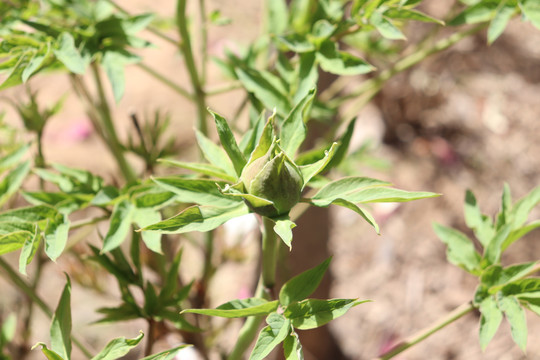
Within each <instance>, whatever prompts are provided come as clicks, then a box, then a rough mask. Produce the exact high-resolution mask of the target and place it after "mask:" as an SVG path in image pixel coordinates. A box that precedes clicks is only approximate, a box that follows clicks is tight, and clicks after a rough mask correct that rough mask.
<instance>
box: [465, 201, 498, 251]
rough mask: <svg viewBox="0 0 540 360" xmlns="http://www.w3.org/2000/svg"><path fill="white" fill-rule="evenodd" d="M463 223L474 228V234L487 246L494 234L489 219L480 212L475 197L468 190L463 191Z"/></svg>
mask: <svg viewBox="0 0 540 360" xmlns="http://www.w3.org/2000/svg"><path fill="white" fill-rule="evenodd" d="M465 223H466V224H467V226H468V227H470V228H471V229H473V230H474V234H475V235H476V237H477V238H478V240H479V241H480V243H481V244H482V246H484V247H486V246H488V244H489V243H490V242H491V240H492V239H493V236H495V229H493V223H492V221H491V219H490V218H489V217H487V216H485V215H483V214H482V213H481V212H480V208H479V207H478V204H477V202H476V198H475V196H474V194H473V193H472V191H470V190H467V192H466V193H465Z"/></svg>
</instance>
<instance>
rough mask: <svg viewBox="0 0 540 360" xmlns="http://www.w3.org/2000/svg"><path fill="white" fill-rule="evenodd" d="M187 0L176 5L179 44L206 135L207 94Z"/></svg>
mask: <svg viewBox="0 0 540 360" xmlns="http://www.w3.org/2000/svg"><path fill="white" fill-rule="evenodd" d="M186 2H187V0H178V3H177V7H176V25H177V27H178V33H179V34H180V38H181V39H182V41H181V42H180V44H179V47H180V51H181V52H182V53H183V55H184V60H185V63H186V68H187V70H188V74H189V77H190V79H191V85H192V87H193V92H194V100H195V102H196V105H197V128H198V130H199V131H200V132H201V133H203V134H204V135H208V126H207V124H206V114H207V111H206V94H205V92H204V89H203V83H202V82H201V78H200V77H199V73H198V72H197V67H196V65H195V59H194V57H193V50H192V47H191V38H190V36H189V30H188V27H187V25H188V24H187V18H186Z"/></svg>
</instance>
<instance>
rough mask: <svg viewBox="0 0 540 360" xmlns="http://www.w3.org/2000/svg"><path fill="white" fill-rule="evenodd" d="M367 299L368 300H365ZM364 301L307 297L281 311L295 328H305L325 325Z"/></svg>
mask: <svg viewBox="0 0 540 360" xmlns="http://www.w3.org/2000/svg"><path fill="white" fill-rule="evenodd" d="M367 301H369V300H367ZM364 302H366V301H358V300H356V299H331V300H319V299H307V300H303V301H300V302H294V303H291V304H289V305H288V306H287V308H286V309H285V312H284V313H283V314H284V315H285V317H286V318H287V319H289V320H291V323H292V325H293V326H294V327H295V328H296V329H301V330H307V329H314V328H317V327H320V326H323V325H325V324H326V323H328V322H330V321H332V320H334V319H336V318H338V317H340V316H342V315H344V314H345V313H346V312H347V311H349V309H351V308H352V307H354V306H356V305H360V304H362V303H364Z"/></svg>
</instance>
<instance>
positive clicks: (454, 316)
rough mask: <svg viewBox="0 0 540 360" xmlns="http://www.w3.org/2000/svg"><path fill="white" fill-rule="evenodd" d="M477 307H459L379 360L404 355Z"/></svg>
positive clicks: (468, 303) (469, 304)
mask: <svg viewBox="0 0 540 360" xmlns="http://www.w3.org/2000/svg"><path fill="white" fill-rule="evenodd" d="M474 309H475V307H474V306H473V304H472V303H471V302H467V303H465V304H462V305H461V306H459V307H457V308H456V309H454V311H452V312H451V313H449V314H448V315H447V316H446V317H444V318H443V319H441V320H439V321H438V322H436V323H435V324H433V325H432V326H430V327H427V328H426V329H424V330H421V331H420V332H418V333H417V334H415V335H413V336H411V337H410V338H408V339H405V340H404V341H402V342H401V343H399V344H398V345H396V346H395V347H394V348H393V349H391V350H390V351H388V352H387V353H385V354H383V355H382V356H381V357H379V358H378V359H377V360H388V359H391V358H393V357H394V356H396V355H398V354H400V353H402V352H403V351H405V350H407V349H408V348H410V347H412V346H414V345H416V344H418V343H419V342H421V341H422V340H425V339H426V338H428V337H429V336H430V335H432V334H434V333H436V332H437V331H439V330H441V329H442V328H444V327H446V326H447V325H449V324H451V323H453V322H454V321H456V320H458V319H461V318H462V317H463V316H465V315H467V314H468V313H470V312H471V311H473V310H474Z"/></svg>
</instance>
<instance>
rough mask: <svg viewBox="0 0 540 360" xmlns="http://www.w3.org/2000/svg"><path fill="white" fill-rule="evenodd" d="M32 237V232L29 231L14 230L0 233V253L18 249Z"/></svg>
mask: <svg viewBox="0 0 540 360" xmlns="http://www.w3.org/2000/svg"><path fill="white" fill-rule="evenodd" d="M0 226H2V224H1V223H0ZM32 237H33V236H32V233H31V232H29V231H14V232H11V233H8V234H2V235H0V255H3V254H7V253H9V252H12V251H16V250H19V249H20V248H22V247H23V246H24V244H25V243H26V242H28V241H30V240H31V239H32Z"/></svg>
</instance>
